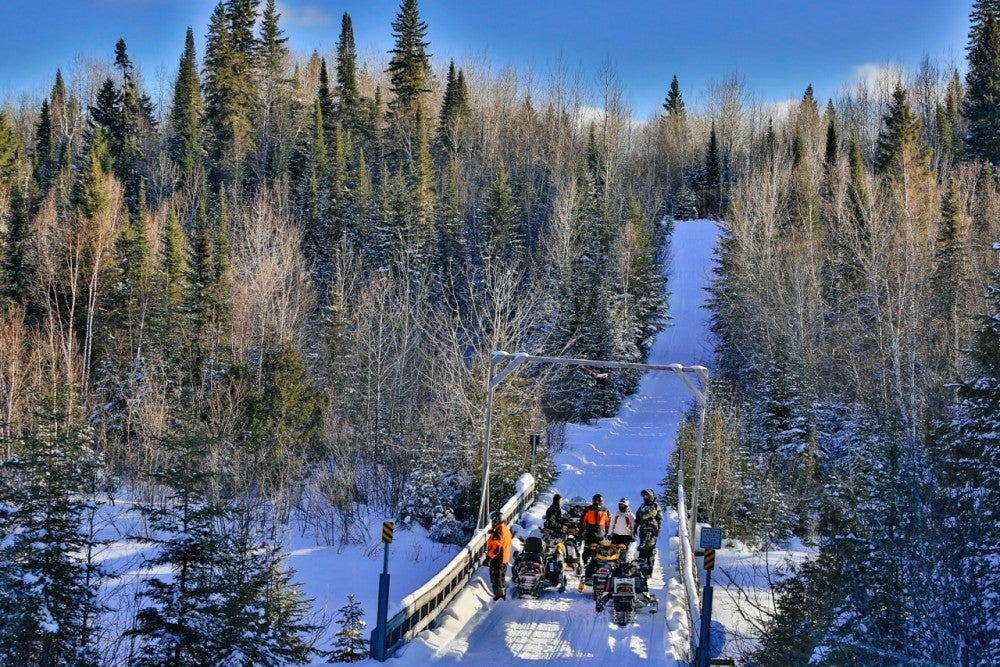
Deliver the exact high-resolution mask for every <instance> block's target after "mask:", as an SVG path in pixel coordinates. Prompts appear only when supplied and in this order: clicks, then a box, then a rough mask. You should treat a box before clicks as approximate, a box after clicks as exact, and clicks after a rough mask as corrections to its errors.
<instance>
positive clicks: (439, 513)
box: [399, 460, 472, 544]
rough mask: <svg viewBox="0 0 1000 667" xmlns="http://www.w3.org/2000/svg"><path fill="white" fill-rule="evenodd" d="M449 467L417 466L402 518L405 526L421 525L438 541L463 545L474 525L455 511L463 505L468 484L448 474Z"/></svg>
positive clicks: (426, 463) (433, 463)
mask: <svg viewBox="0 0 1000 667" xmlns="http://www.w3.org/2000/svg"><path fill="white" fill-rule="evenodd" d="M447 467H448V466H446V464H443V463H442V462H441V461H439V460H433V461H431V460H427V461H424V462H421V463H417V464H416V465H415V466H414V471H413V474H412V476H411V478H410V481H409V482H408V483H407V485H406V498H405V500H404V502H403V507H402V508H401V509H400V511H399V517H400V522H401V523H402V524H403V525H404V526H412V525H413V523H414V522H415V523H418V524H420V525H421V526H423V527H424V528H426V529H427V530H428V531H429V533H430V536H431V538H432V539H434V540H437V541H438V542H443V543H445V544H461V543H462V542H464V541H465V540H466V539H467V538H468V536H469V532H470V531H471V529H472V524H471V523H470V522H469V521H468V520H463V519H462V518H460V517H459V516H456V514H455V508H457V507H462V506H463V504H464V498H465V496H466V488H467V485H466V484H464V483H462V482H463V480H462V479H460V478H459V477H458V476H456V475H455V474H453V473H452V474H448V473H446V472H445V471H446V470H447Z"/></svg>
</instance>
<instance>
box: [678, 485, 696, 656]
mask: <svg viewBox="0 0 1000 667" xmlns="http://www.w3.org/2000/svg"><path fill="white" fill-rule="evenodd" d="M687 524H688V522H687V502H686V500H685V497H684V473H683V472H681V471H680V470H678V472H677V537H678V538H680V546H679V548H678V549H677V558H678V561H679V563H678V566H679V568H680V572H681V576H682V577H683V578H684V591H685V592H686V593H687V599H688V605H687V612H688V627H689V628H691V642H690V644H691V645H690V650H691V655H690V656H689V658H688V659H689V660H690V661H693V660H694V657H695V655H696V654H697V648H698V638H699V637H700V636H701V605H700V603H699V598H698V584H697V579H698V561H697V560H695V555H694V547H693V546H692V543H691V536H690V535H688V528H687Z"/></svg>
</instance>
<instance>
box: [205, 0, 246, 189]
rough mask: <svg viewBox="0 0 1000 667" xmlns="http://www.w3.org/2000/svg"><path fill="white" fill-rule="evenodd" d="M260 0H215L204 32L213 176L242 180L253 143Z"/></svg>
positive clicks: (216, 179)
mask: <svg viewBox="0 0 1000 667" xmlns="http://www.w3.org/2000/svg"><path fill="white" fill-rule="evenodd" d="M256 8H257V2H256V0H228V2H226V3H222V2H220V3H219V4H218V5H216V7H215V10H214V11H213V12H212V17H211V19H210V21H209V26H208V34H207V35H206V36H205V64H204V80H203V82H202V83H203V87H204V95H205V98H204V100H205V128H206V129H207V131H208V136H207V143H208V148H209V151H208V153H209V158H210V164H212V166H213V174H212V178H213V182H214V183H221V182H227V183H229V184H230V185H233V184H236V185H237V186H239V185H241V184H242V180H243V178H244V176H245V173H244V172H245V169H246V162H247V157H248V155H249V153H250V151H251V149H252V148H253V146H252V137H253V121H252V117H253V115H252V114H253V106H254V80H253V77H252V76H251V73H252V69H253V57H254V37H253V26H254V23H255V22H256Z"/></svg>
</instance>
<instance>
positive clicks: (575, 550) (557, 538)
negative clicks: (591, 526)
mask: <svg viewBox="0 0 1000 667" xmlns="http://www.w3.org/2000/svg"><path fill="white" fill-rule="evenodd" d="M576 532H577V529H576V527H575V526H570V525H568V524H566V523H564V524H563V525H562V526H561V527H559V528H543V529H542V533H543V534H545V536H546V539H547V541H549V542H551V543H552V545H553V546H554V547H556V548H558V550H559V552H560V555H561V557H562V561H563V563H564V565H565V566H566V567H567V568H568V569H570V570H575V571H576V574H577V576H579V575H582V574H583V563H582V561H581V559H580V547H579V545H578V544H577V541H576Z"/></svg>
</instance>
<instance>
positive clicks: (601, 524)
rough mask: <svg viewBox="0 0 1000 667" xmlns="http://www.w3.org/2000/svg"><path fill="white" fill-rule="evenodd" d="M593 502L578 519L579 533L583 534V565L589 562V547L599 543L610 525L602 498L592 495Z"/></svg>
mask: <svg viewBox="0 0 1000 667" xmlns="http://www.w3.org/2000/svg"><path fill="white" fill-rule="evenodd" d="M593 500H594V502H593V503H592V504H591V505H590V507H588V508H587V509H585V510H584V511H583V516H582V517H580V532H582V533H583V545H584V549H583V563H584V565H586V564H587V562H588V561H589V560H590V557H591V555H592V549H590V548H589V547H590V545H591V544H593V543H594V542H600V541H601V540H603V539H604V537H605V535H607V534H608V527H609V526H610V525H611V515H610V514H608V509H607V508H606V507H605V506H604V496H602V495H601V494H599V493H595V494H594V498H593Z"/></svg>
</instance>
